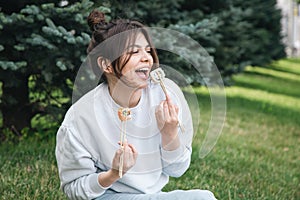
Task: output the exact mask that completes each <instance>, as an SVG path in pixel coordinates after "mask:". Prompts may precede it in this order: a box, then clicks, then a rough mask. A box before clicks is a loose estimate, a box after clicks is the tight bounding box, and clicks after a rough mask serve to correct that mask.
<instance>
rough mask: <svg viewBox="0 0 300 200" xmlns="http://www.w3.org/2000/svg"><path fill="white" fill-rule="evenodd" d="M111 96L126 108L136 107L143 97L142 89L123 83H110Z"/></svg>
mask: <svg viewBox="0 0 300 200" xmlns="http://www.w3.org/2000/svg"><path fill="white" fill-rule="evenodd" d="M108 89H109V94H110V96H111V97H112V98H113V100H114V101H115V102H116V103H117V104H119V105H120V106H122V107H124V108H132V107H135V106H136V105H137V104H138V103H139V101H140V98H141V96H142V89H141V88H132V87H128V86H127V85H125V84H124V83H123V82H122V81H118V82H110V83H108Z"/></svg>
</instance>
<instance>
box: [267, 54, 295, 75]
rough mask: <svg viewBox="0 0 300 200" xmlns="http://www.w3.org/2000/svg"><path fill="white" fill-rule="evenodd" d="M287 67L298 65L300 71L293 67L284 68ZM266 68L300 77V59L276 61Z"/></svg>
mask: <svg viewBox="0 0 300 200" xmlns="http://www.w3.org/2000/svg"><path fill="white" fill-rule="evenodd" d="M279 62H285V63H286V64H280V63H279ZM285 65H296V66H297V67H299V70H295V69H294V68H291V67H289V68H288V67H283V66H285ZM263 67H264V68H267V69H272V70H275V71H279V72H286V73H291V74H295V75H300V58H294V59H292V58H289V59H283V60H281V61H276V62H273V63H271V64H270V65H267V66H263Z"/></svg>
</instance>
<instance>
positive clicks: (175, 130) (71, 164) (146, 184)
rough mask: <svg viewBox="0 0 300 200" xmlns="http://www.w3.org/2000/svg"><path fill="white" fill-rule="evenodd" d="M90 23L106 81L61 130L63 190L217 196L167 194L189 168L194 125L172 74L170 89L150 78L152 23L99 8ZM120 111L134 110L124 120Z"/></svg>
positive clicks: (78, 194)
mask: <svg viewBox="0 0 300 200" xmlns="http://www.w3.org/2000/svg"><path fill="white" fill-rule="evenodd" d="M88 24H89V26H90V27H91V30H92V32H93V33H92V39H91V42H90V45H89V47H88V52H89V53H90V54H91V55H93V56H92V57H91V58H92V59H94V60H92V63H94V64H93V69H94V72H95V73H96V74H97V75H99V74H103V76H104V77H103V78H104V82H103V83H101V84H100V85H98V86H97V87H96V88H95V89H93V90H91V91H90V92H88V93H87V94H85V95H84V96H83V97H81V98H80V99H79V100H78V101H77V102H76V103H75V104H73V105H72V107H71V108H70V109H69V110H68V112H67V114H66V116H65V119H64V121H63V123H62V125H61V127H60V128H59V130H58V133H57V145H56V158H57V164H58V170H59V177H60V180H61V188H62V190H63V192H64V193H65V194H66V195H67V196H68V198H69V199H98V200H101V199H114V200H115V199H125V200H127V199H146V200H147V199H172V200H173V199H208V200H209V199H215V198H214V195H213V194H212V193H211V192H210V191H207V190H189V191H183V190H175V191H172V192H161V190H162V188H163V187H164V186H165V185H166V184H167V183H168V180H169V176H172V177H180V176H181V175H182V174H183V173H184V172H185V171H186V170H187V169H188V167H189V164H190V157H191V152H192V149H191V142H192V137H193V128H192V118H191V114H190V111H189V108H188V105H187V102H186V101H185V99H184V96H183V94H182V92H181V91H180V89H179V87H178V86H176V84H175V83H174V82H172V81H171V80H169V79H166V80H165V84H166V88H167V94H165V93H164V92H163V90H162V88H161V87H160V84H155V83H153V82H152V81H150V78H149V75H150V72H151V71H152V70H154V69H155V68H156V66H158V57H157V54H156V51H155V48H154V47H153V44H152V42H151V40H150V36H149V34H148V33H147V30H146V28H145V27H144V26H143V25H142V24H141V23H139V22H137V21H130V20H123V19H118V20H113V21H111V22H106V21H105V17H104V14H103V13H101V12H99V11H97V10H94V11H92V12H91V14H90V15H89V17H88ZM100 44H101V45H100ZM93 61H94V62H93ZM122 108H126V109H127V110H124V109H123V110H122ZM120 109H121V114H122V112H123V111H128V112H125V115H126V116H125V118H124V119H122V118H119V117H118V112H119V114H120ZM123 114H124V113H123ZM128 115H129V116H128ZM126 117H128V118H126ZM129 117H130V119H129ZM179 121H180V124H181V125H182V126H183V127H184V131H182V129H180V128H179V126H178V124H179ZM120 134H123V135H126V137H125V139H124V140H122V138H121V139H120Z"/></svg>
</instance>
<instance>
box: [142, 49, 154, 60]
mask: <svg viewBox="0 0 300 200" xmlns="http://www.w3.org/2000/svg"><path fill="white" fill-rule="evenodd" d="M151 59H152V55H151V54H150V53H149V52H147V51H145V50H143V51H142V58H141V60H142V61H143V62H149V61H150V60H151Z"/></svg>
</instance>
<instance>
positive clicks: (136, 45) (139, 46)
mask: <svg viewBox="0 0 300 200" xmlns="http://www.w3.org/2000/svg"><path fill="white" fill-rule="evenodd" d="M132 47H137V48H143V47H142V46H141V45H138V44H133V45H129V46H128V48H126V49H129V48H132ZM147 47H151V46H150V45H149V44H148V45H146V46H145V48H147Z"/></svg>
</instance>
